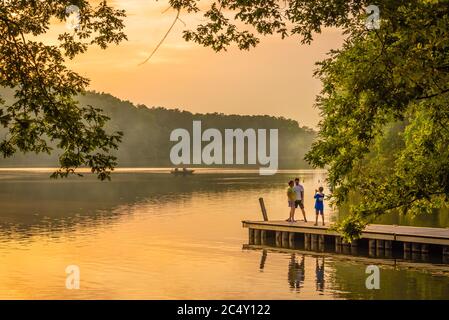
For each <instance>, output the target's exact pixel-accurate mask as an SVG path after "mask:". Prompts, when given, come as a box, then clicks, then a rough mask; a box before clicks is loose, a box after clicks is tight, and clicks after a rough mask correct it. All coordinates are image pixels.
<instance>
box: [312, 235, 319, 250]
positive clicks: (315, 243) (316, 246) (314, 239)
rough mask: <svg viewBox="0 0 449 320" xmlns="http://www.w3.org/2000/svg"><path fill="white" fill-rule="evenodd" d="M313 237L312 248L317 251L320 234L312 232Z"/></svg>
mask: <svg viewBox="0 0 449 320" xmlns="http://www.w3.org/2000/svg"><path fill="white" fill-rule="evenodd" d="M311 239H312V241H311V242H312V243H311V249H312V251H316V250H317V249H318V235H317V234H312V235H311Z"/></svg>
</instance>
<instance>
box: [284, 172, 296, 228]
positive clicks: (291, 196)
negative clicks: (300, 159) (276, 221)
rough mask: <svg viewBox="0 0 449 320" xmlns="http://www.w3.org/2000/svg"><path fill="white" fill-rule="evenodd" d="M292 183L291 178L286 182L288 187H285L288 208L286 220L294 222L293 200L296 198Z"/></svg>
mask: <svg viewBox="0 0 449 320" xmlns="http://www.w3.org/2000/svg"><path fill="white" fill-rule="evenodd" d="M293 186H294V183H293V180H290V181H289V182H288V189H287V198H288V207H289V208H290V216H289V217H288V219H287V220H285V221H288V222H295V200H296V193H295V190H294V189H293Z"/></svg>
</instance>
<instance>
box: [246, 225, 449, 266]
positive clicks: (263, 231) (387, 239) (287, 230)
mask: <svg viewBox="0 0 449 320" xmlns="http://www.w3.org/2000/svg"><path fill="white" fill-rule="evenodd" d="M242 223H243V227H244V228H248V229H249V244H255V245H263V244H266V243H267V242H269V241H271V242H273V243H274V244H275V245H276V246H279V247H284V248H288V247H293V246H295V243H297V242H300V243H301V244H302V245H303V247H304V249H306V250H318V251H322V250H324V247H325V246H326V245H327V246H329V245H333V246H334V247H335V251H336V252H339V250H341V247H352V248H357V247H361V246H364V247H365V248H367V249H368V250H369V251H370V252H375V251H377V252H378V251H382V252H385V251H387V253H388V251H392V250H401V251H402V252H403V253H404V256H405V255H407V254H411V253H421V254H429V253H436V254H441V255H442V256H443V258H444V259H446V260H447V258H448V257H449V228H424V227H408V226H397V225H378V224H373V225H368V226H367V227H366V228H365V230H363V232H362V235H361V239H359V240H357V241H353V242H352V243H344V241H343V240H342V237H341V235H340V234H338V233H337V232H336V231H333V230H330V228H329V226H314V224H313V223H312V222H307V223H306V222H287V221H242Z"/></svg>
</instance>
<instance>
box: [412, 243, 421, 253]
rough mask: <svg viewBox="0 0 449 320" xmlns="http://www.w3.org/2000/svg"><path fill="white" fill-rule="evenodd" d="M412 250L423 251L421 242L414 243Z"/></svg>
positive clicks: (415, 251)
mask: <svg viewBox="0 0 449 320" xmlns="http://www.w3.org/2000/svg"><path fill="white" fill-rule="evenodd" d="M412 252H413V253H418V252H421V244H420V243H412Z"/></svg>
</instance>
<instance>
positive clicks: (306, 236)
mask: <svg viewBox="0 0 449 320" xmlns="http://www.w3.org/2000/svg"><path fill="white" fill-rule="evenodd" d="M304 249H305V250H310V233H304Z"/></svg>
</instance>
